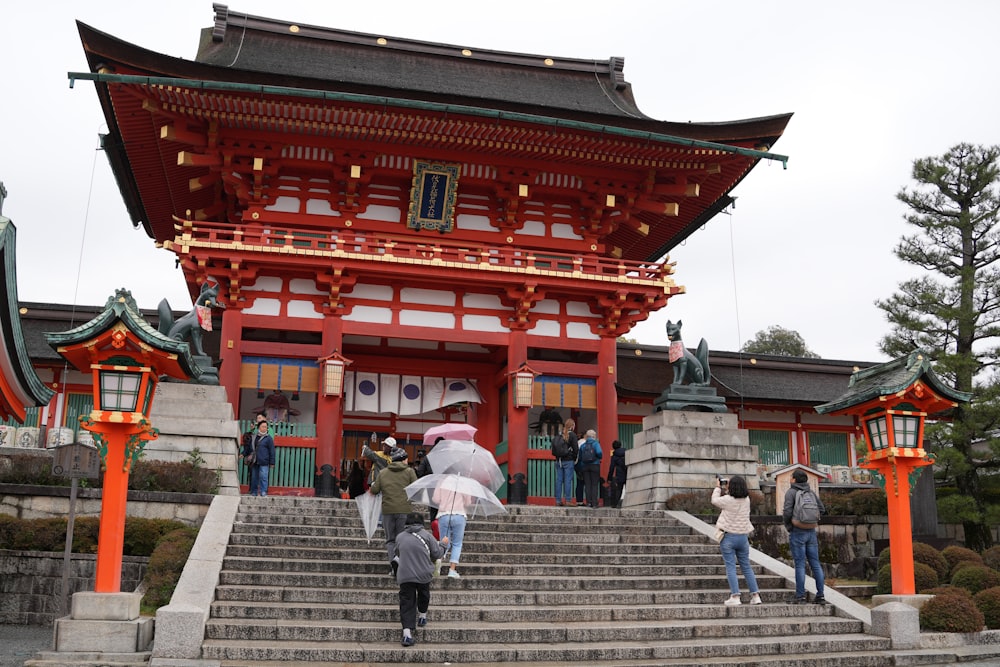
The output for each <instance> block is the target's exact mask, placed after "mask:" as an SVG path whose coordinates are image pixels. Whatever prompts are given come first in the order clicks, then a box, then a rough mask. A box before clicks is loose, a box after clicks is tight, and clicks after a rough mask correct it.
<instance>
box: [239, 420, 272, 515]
mask: <svg viewBox="0 0 1000 667" xmlns="http://www.w3.org/2000/svg"><path fill="white" fill-rule="evenodd" d="M251 457H252V458H251ZM243 460H244V461H251V460H252V461H253V463H251V464H250V495H251V496H266V495H267V478H268V475H269V473H270V470H271V466H273V465H274V438H272V437H271V435H270V434H269V433H268V424H267V421H266V420H265V421H260V422H258V423H257V432H256V433H254V434H253V437H252V438H250V442H249V443H247V446H246V447H244V449H243Z"/></svg>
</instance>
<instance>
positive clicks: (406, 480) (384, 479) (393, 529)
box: [368, 447, 417, 574]
mask: <svg viewBox="0 0 1000 667" xmlns="http://www.w3.org/2000/svg"><path fill="white" fill-rule="evenodd" d="M406 457H407V454H406V450H405V449H401V448H399V447H397V448H396V449H394V450H392V454H391V455H390V458H391V459H392V462H391V463H390V464H389V466H388V467H387V468H386V469H385V470H383V471H382V472H381V473H379V476H378V477H376V478H375V482H374V483H373V484H372V485H371V488H369V489H368V492H369V493H372V494H379V493H381V494H382V529H383V530H384V531H385V552H386V556H387V557H388V558H389V567H390V568H392V569H391V571H390V573H391V574H396V567H397V565H398V563H397V561H396V560H395V558H396V536H397V535H399V533H401V532H402V531H403V528H404V527H405V526H406V515H407V514H409V513H410V512H412V511H413V505H411V504H410V499H409V498H408V497H407V496H406V487H407V486H408V485H410V484H412V483H413V482H415V481H417V473H415V472H414V471H413V468H411V467H410V466H408V465H406Z"/></svg>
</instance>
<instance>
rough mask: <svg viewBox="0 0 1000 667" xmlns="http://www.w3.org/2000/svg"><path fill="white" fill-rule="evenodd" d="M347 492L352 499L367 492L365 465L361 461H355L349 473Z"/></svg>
mask: <svg viewBox="0 0 1000 667" xmlns="http://www.w3.org/2000/svg"><path fill="white" fill-rule="evenodd" d="M347 492H348V495H350V497H351V500H353V499H355V498H357V497H358V496H360V495H361V494H363V493H364V492H365V467H364V464H363V463H362V462H361V461H355V462H354V466H353V467H351V472H350V473H349V474H348V475H347Z"/></svg>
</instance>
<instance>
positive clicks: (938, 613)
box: [920, 593, 986, 632]
mask: <svg viewBox="0 0 1000 667" xmlns="http://www.w3.org/2000/svg"><path fill="white" fill-rule="evenodd" d="M985 625H986V619H985V618H984V617H983V612H981V611H979V609H978V608H977V607H976V603H975V602H974V601H973V599H972V598H971V597H970V596H968V595H961V594H954V593H945V594H943V595H935V596H934V597H932V598H931V599H930V600H928V601H927V602H926V603H925V604H924V606H923V607H922V608H921V609H920V629H921V630H932V631H936V632H979V631H981V630H982V629H983V626H985Z"/></svg>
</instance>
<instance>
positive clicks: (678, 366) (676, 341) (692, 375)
mask: <svg viewBox="0 0 1000 667" xmlns="http://www.w3.org/2000/svg"><path fill="white" fill-rule="evenodd" d="M682 325H683V322H682V321H681V320H677V323H676V324H675V323H673V322H671V321H670V320H667V339H668V340H669V341H670V349H669V351H668V352H667V357H668V359H669V360H670V366H671V367H672V368H673V369H674V381H673V384H675V385H678V384H684V381H685V380H687V381H688V382H689V383H690V384H691V385H692V386H695V387H706V386H708V384H709V381H710V380H711V379H712V374H711V371H710V370H709V367H708V343H706V342H705V339H704V338H702V339H701V342H700V343H698V349H697V351H696V352H695V354H692V353H691V351H690V350H688V349H687V348H686V347H684V342H683V341H682V340H681V326H682Z"/></svg>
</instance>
